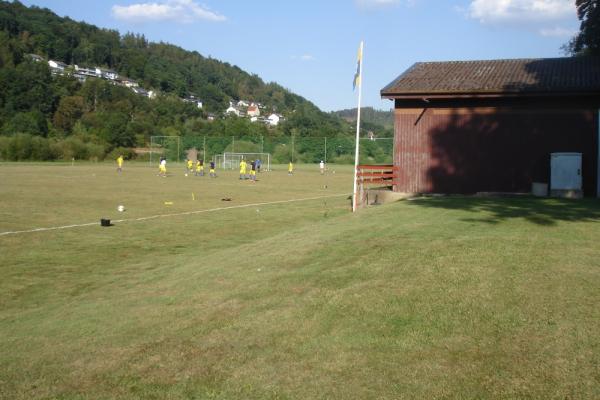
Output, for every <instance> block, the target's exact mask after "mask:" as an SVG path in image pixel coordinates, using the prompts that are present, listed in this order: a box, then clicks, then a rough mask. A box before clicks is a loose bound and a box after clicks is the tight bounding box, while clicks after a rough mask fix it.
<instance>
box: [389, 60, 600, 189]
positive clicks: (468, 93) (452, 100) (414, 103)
mask: <svg viewBox="0 0 600 400" xmlns="http://www.w3.org/2000/svg"><path fill="white" fill-rule="evenodd" d="M381 96H382V97H383V98H387V99H390V100H393V101H394V105H395V110H394V119H395V122H394V129H395V133H394V165H395V166H399V167H400V171H399V173H400V178H399V181H398V185H396V186H394V190H396V191H399V192H409V193H476V192H530V191H531V188H532V183H533V182H541V183H550V178H551V177H550V173H551V171H550V168H551V165H550V163H551V154H552V153H561V154H564V153H569V154H571V153H581V167H580V168H579V169H576V170H575V172H574V173H578V174H579V179H580V180H581V181H582V185H583V193H584V194H585V195H593V196H599V197H600V165H599V162H598V160H599V157H598V153H599V152H600V146H599V144H600V140H599V136H600V127H599V115H600V58H595V57H577V58H551V59H520V60H488V61H454V62H421V63H416V64H414V65H413V66H412V67H410V68H409V69H408V70H406V71H405V72H403V73H402V74H401V75H400V76H398V78H396V79H395V80H394V81H392V82H391V83H390V84H389V85H387V86H386V87H385V88H383V89H382V90H381Z"/></svg>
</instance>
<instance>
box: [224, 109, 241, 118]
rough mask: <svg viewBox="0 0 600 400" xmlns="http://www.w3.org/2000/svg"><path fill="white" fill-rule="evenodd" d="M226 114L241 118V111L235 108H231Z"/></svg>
mask: <svg viewBox="0 0 600 400" xmlns="http://www.w3.org/2000/svg"><path fill="white" fill-rule="evenodd" d="M225 114H234V115H235V116H237V117H239V116H240V110H238V109H237V108H235V107H234V106H229V108H228V109H227V110H225Z"/></svg>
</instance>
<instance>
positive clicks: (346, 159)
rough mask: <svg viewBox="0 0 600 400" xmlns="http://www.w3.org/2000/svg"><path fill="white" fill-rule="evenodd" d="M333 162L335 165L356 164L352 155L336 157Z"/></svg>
mask: <svg viewBox="0 0 600 400" xmlns="http://www.w3.org/2000/svg"><path fill="white" fill-rule="evenodd" d="M332 162H333V163H335V164H354V156H353V155H350V154H342V155H340V156H337V157H334V158H333V160H332Z"/></svg>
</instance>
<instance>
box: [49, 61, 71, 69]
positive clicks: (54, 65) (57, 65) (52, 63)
mask: <svg viewBox="0 0 600 400" xmlns="http://www.w3.org/2000/svg"><path fill="white" fill-rule="evenodd" d="M48 66H50V68H52V69H54V70H58V71H64V70H65V68H67V64H65V63H64V62H60V61H54V60H49V61H48Z"/></svg>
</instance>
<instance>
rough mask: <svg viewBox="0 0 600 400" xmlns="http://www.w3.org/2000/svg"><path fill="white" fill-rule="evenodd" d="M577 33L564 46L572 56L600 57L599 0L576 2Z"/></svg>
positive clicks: (579, 0) (578, 0)
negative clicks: (578, 22)
mask: <svg viewBox="0 0 600 400" xmlns="http://www.w3.org/2000/svg"><path fill="white" fill-rule="evenodd" d="M575 5H576V7H577V17H578V18H579V20H580V21H581V26H580V27H579V33H578V34H577V35H576V36H575V37H574V38H573V39H571V41H570V42H569V43H567V44H566V45H565V47H564V48H565V50H566V52H567V53H569V54H572V55H584V54H585V55H600V0H576V1H575Z"/></svg>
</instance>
